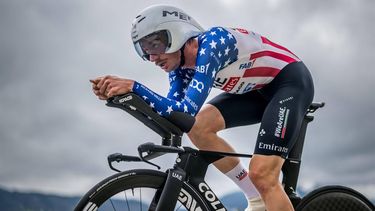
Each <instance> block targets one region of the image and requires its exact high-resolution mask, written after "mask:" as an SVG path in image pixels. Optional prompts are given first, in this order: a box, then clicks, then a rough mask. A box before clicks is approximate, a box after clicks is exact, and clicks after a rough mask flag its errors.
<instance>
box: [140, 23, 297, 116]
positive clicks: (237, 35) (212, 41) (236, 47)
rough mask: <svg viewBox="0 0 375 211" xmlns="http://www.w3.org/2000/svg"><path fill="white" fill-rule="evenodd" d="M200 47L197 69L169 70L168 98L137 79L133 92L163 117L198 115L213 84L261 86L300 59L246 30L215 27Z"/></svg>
mask: <svg viewBox="0 0 375 211" xmlns="http://www.w3.org/2000/svg"><path fill="white" fill-rule="evenodd" d="M198 46H199V47H198V52H197V58H196V65H195V69H183V68H178V69H176V70H174V71H171V72H170V73H169V82H170V89H169V93H168V95H167V96H166V97H163V96H161V95H159V94H157V93H155V92H153V91H152V90H150V89H149V88H147V87H146V86H144V85H143V84H140V83H138V82H135V83H134V86H133V92H135V93H136V94H138V95H139V96H142V97H143V99H144V100H145V101H146V102H147V103H148V104H149V105H150V106H151V107H152V108H153V109H154V110H155V111H156V112H158V113H159V114H160V115H162V116H168V115H169V114H170V113H171V112H172V111H181V112H185V113H189V114H191V115H193V116H195V115H196V114H197V113H198V111H199V109H200V108H201V106H202V105H203V103H204V101H205V100H206V98H207V96H208V94H209V93H210V91H211V88H212V87H214V88H219V89H222V90H223V91H225V92H228V93H233V94H243V93H246V92H249V91H252V90H255V89H261V88H262V87H264V86H265V85H266V84H268V83H270V82H271V81H272V80H273V79H274V78H275V76H276V75H277V74H279V72H280V71H281V70H282V69H283V67H285V66H286V65H287V64H289V63H292V62H297V61H300V59H299V58H298V57H297V56H295V55H294V54H293V53H292V52H291V51H289V50H288V49H286V48H284V47H282V46H280V45H278V44H276V43H273V42H271V41H270V40H268V39H267V38H265V37H263V36H261V35H259V34H257V33H255V32H252V31H248V30H245V29H238V28H237V29H233V28H224V27H213V28H211V29H210V30H208V31H206V32H204V33H202V34H201V35H199V36H198Z"/></svg>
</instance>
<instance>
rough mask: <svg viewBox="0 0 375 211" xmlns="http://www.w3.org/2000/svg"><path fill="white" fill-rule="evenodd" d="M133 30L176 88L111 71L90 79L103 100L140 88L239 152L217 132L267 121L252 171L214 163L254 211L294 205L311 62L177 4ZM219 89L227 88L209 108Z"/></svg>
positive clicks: (157, 9)
mask: <svg viewBox="0 0 375 211" xmlns="http://www.w3.org/2000/svg"><path fill="white" fill-rule="evenodd" d="M131 35H132V40H133V43H134V46H135V49H136V51H137V53H138V54H139V55H140V56H141V57H142V58H143V59H144V60H148V61H150V62H153V63H155V64H156V65H157V66H159V67H160V68H161V69H163V70H164V71H165V72H167V73H168V75H169V82H170V90H169V93H168V95H167V96H166V97H163V96H161V95H159V94H157V93H155V92H153V91H152V90H150V89H149V88H147V87H146V86H144V85H143V84H141V83H139V82H137V81H133V80H130V79H126V78H119V77H115V76H104V77H98V78H96V79H93V80H90V81H91V82H92V83H93V91H94V93H95V94H96V95H97V96H98V97H99V99H101V100H106V99H108V98H109V97H111V96H114V95H119V94H125V93H128V92H134V93H136V94H138V95H139V96H141V97H143V99H144V100H145V101H146V102H147V103H148V104H149V105H150V106H151V107H152V108H153V109H154V110H155V111H156V112H158V113H159V114H160V115H162V116H168V115H170V114H171V113H172V112H173V111H181V112H186V113H189V114H191V115H193V116H196V122H195V124H194V126H193V128H192V129H191V131H190V132H189V133H188V136H189V138H190V139H191V141H192V142H193V143H194V144H195V145H196V146H197V147H198V148H199V149H205V150H215V151H227V152H234V150H233V148H232V147H231V146H230V145H229V144H228V143H227V142H226V141H225V140H224V139H222V138H220V137H219V136H218V135H217V132H219V131H221V130H224V129H227V128H232V127H237V126H243V125H250V124H255V123H259V122H260V123H261V124H260V129H259V134H258V137H257V142H256V146H255V150H254V156H253V158H252V159H251V161H250V164H249V171H247V170H246V169H245V168H244V167H243V166H242V164H241V163H240V161H239V159H238V158H234V157H226V158H223V159H221V160H219V161H216V162H215V163H214V165H215V166H216V167H217V168H218V169H219V170H220V171H222V172H223V173H225V174H226V175H227V176H228V177H229V178H231V179H232V180H233V181H234V182H235V183H236V184H237V185H238V186H239V187H240V188H241V190H242V191H243V192H244V193H245V195H246V196H247V198H248V201H249V206H248V208H247V210H265V209H267V210H268V211H276V210H277V211H282V210H293V206H292V204H291V202H290V201H289V199H288V197H287V195H286V193H285V192H284V190H283V187H282V185H281V184H280V182H279V175H280V171H281V167H282V165H283V163H284V161H285V159H286V157H287V155H288V152H289V150H290V149H291V148H292V146H293V145H294V142H295V141H296V138H297V137H296V136H297V134H298V132H299V129H300V126H301V124H302V120H303V117H304V115H305V111H306V109H307V108H308V106H309V105H310V103H311V102H312V99H313V94H314V87H313V82H312V77H311V75H310V73H309V70H308V69H307V68H306V66H305V65H304V64H303V62H302V61H301V60H300V59H299V58H298V57H297V56H296V55H294V54H293V53H292V52H291V51H289V50H288V49H286V48H284V47H282V46H280V45H278V44H276V43H274V42H271V41H270V40H269V39H267V38H266V37H264V36H261V35H259V34H257V33H255V32H252V31H248V30H245V29H239V28H226V27H212V28H210V29H209V30H204V29H203V28H202V27H201V26H200V25H199V24H198V22H196V21H195V20H194V19H193V18H192V17H191V16H189V15H188V14H187V13H185V12H184V11H183V10H181V9H179V8H176V7H173V6H169V5H153V6H150V7H148V8H146V9H144V10H143V11H142V12H141V13H140V14H139V15H138V16H137V17H136V18H135V20H134V21H133V24H132V31H131ZM212 87H215V88H219V89H221V90H223V91H224V92H223V93H221V94H219V95H218V96H216V97H215V98H213V99H212V100H211V101H209V102H208V103H207V104H206V105H205V106H203V107H202V105H203V103H204V101H205V100H206V98H207V96H208V94H209V93H210V91H211V88H212ZM258 191H259V193H260V196H259V193H258ZM263 201H264V203H265V205H264V203H263Z"/></svg>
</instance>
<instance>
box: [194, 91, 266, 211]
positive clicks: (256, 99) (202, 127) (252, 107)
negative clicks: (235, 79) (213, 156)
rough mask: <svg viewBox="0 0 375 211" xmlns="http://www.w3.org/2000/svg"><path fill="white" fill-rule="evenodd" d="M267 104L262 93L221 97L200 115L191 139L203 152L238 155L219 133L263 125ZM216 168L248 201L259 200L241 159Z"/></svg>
mask: <svg viewBox="0 0 375 211" xmlns="http://www.w3.org/2000/svg"><path fill="white" fill-rule="evenodd" d="M266 105H267V102H266V101H265V100H264V99H263V97H262V96H261V95H260V94H259V93H258V92H251V93H247V94H244V95H233V94H227V93H223V94H220V95H219V96H217V97H216V98H214V99H213V100H211V101H210V102H209V104H208V105H206V106H205V107H203V109H202V110H201V111H200V112H199V113H198V115H197V117H196V123H195V125H194V127H193V128H192V130H191V132H190V133H189V137H190V139H191V140H192V142H193V143H194V144H195V145H196V146H197V147H198V148H199V149H206V150H214V151H226V152H234V150H233V148H232V147H231V146H230V145H229V144H228V143H227V142H226V141H225V140H223V139H222V138H220V137H219V136H218V135H217V132H218V131H220V130H223V129H224V128H230V127H235V126H240V125H248V124H254V123H258V122H260V120H261V118H262V113H263V111H264V109H265V107H266ZM214 165H215V166H216V167H217V168H218V169H219V170H220V171H222V172H223V173H224V174H225V175H226V176H228V177H229V178H230V179H232V180H233V181H234V182H235V183H236V184H237V185H238V186H239V187H240V188H241V190H242V191H243V192H244V193H245V195H246V197H247V198H248V199H254V198H257V197H259V193H258V192H257V190H256V189H255V187H254V185H253V184H252V182H251V181H250V178H249V177H248V176H246V175H247V173H248V172H247V169H246V168H244V167H243V166H242V164H241V163H240V161H239V159H238V158H236V157H225V158H223V159H221V160H218V161H216V162H215V163H214ZM239 175H240V176H239ZM255 201H257V204H259V207H262V206H261V205H262V204H263V203H262V201H260V200H259V199H258V200H255ZM263 207H264V204H263ZM260 210H261V209H260ZM263 210H264V209H263Z"/></svg>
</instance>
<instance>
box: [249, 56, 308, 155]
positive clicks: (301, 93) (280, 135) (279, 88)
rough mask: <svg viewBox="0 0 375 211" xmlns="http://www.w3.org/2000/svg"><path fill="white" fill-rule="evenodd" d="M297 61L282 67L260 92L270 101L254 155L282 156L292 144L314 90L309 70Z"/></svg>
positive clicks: (286, 153) (263, 118)
mask: <svg viewBox="0 0 375 211" xmlns="http://www.w3.org/2000/svg"><path fill="white" fill-rule="evenodd" d="M301 64H302V63H297V64H296V65H292V66H289V67H292V68H288V69H285V70H283V71H284V72H282V73H280V76H277V78H275V79H274V81H273V82H272V83H271V84H270V86H269V87H267V88H266V90H265V91H264V92H263V94H266V95H268V96H269V97H271V101H270V102H269V104H268V105H267V108H266V109H265V111H264V114H263V117H262V122H261V126H260V130H259V134H258V139H257V144H256V147H255V151H254V154H262V155H279V156H281V157H283V158H285V157H286V156H287V155H288V153H289V151H290V149H291V148H292V146H293V145H294V143H295V141H296V139H297V136H298V133H299V129H300V127H301V124H302V122H303V118H304V115H305V114H306V110H307V108H308V106H309V105H310V104H311V102H312V97H313V90H314V88H313V84H312V79H311V76H310V73H309V72H308V70H307V68H304V67H305V66H304V65H303V64H302V66H301ZM287 67H288V66H287Z"/></svg>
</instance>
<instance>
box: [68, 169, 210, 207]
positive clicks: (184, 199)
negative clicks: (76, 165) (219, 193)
mask: <svg viewBox="0 0 375 211" xmlns="http://www.w3.org/2000/svg"><path fill="white" fill-rule="evenodd" d="M166 177H167V174H166V173H164V172H160V171H154V170H147V169H137V170H130V171H124V172H121V173H118V174H115V175H113V176H110V177H108V178H106V179H104V180H103V181H101V182H100V183H98V184H97V185H95V186H94V187H93V188H92V189H91V190H90V191H89V192H87V193H86V194H85V195H84V196H83V197H82V199H81V200H80V201H79V202H78V204H77V206H76V208H75V209H74V210H75V211H91V210H98V211H102V210H131V211H137V210H144V211H146V210H154V209H155V204H153V203H152V199H153V197H154V195H155V193H156V192H157V191H158V190H159V191H160V190H161V188H162V187H163V185H164V181H165V180H166ZM135 195H136V196H135ZM133 196H135V197H133ZM174 210H179V211H180V210H192V211H205V210H209V208H208V206H207V205H206V203H205V202H204V200H203V199H202V198H201V196H200V195H199V194H198V193H197V191H196V190H195V189H194V188H192V187H191V186H190V185H189V184H187V183H185V182H184V184H183V186H182V188H181V192H180V194H179V197H178V200H177V205H176V208H175V209H174Z"/></svg>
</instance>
